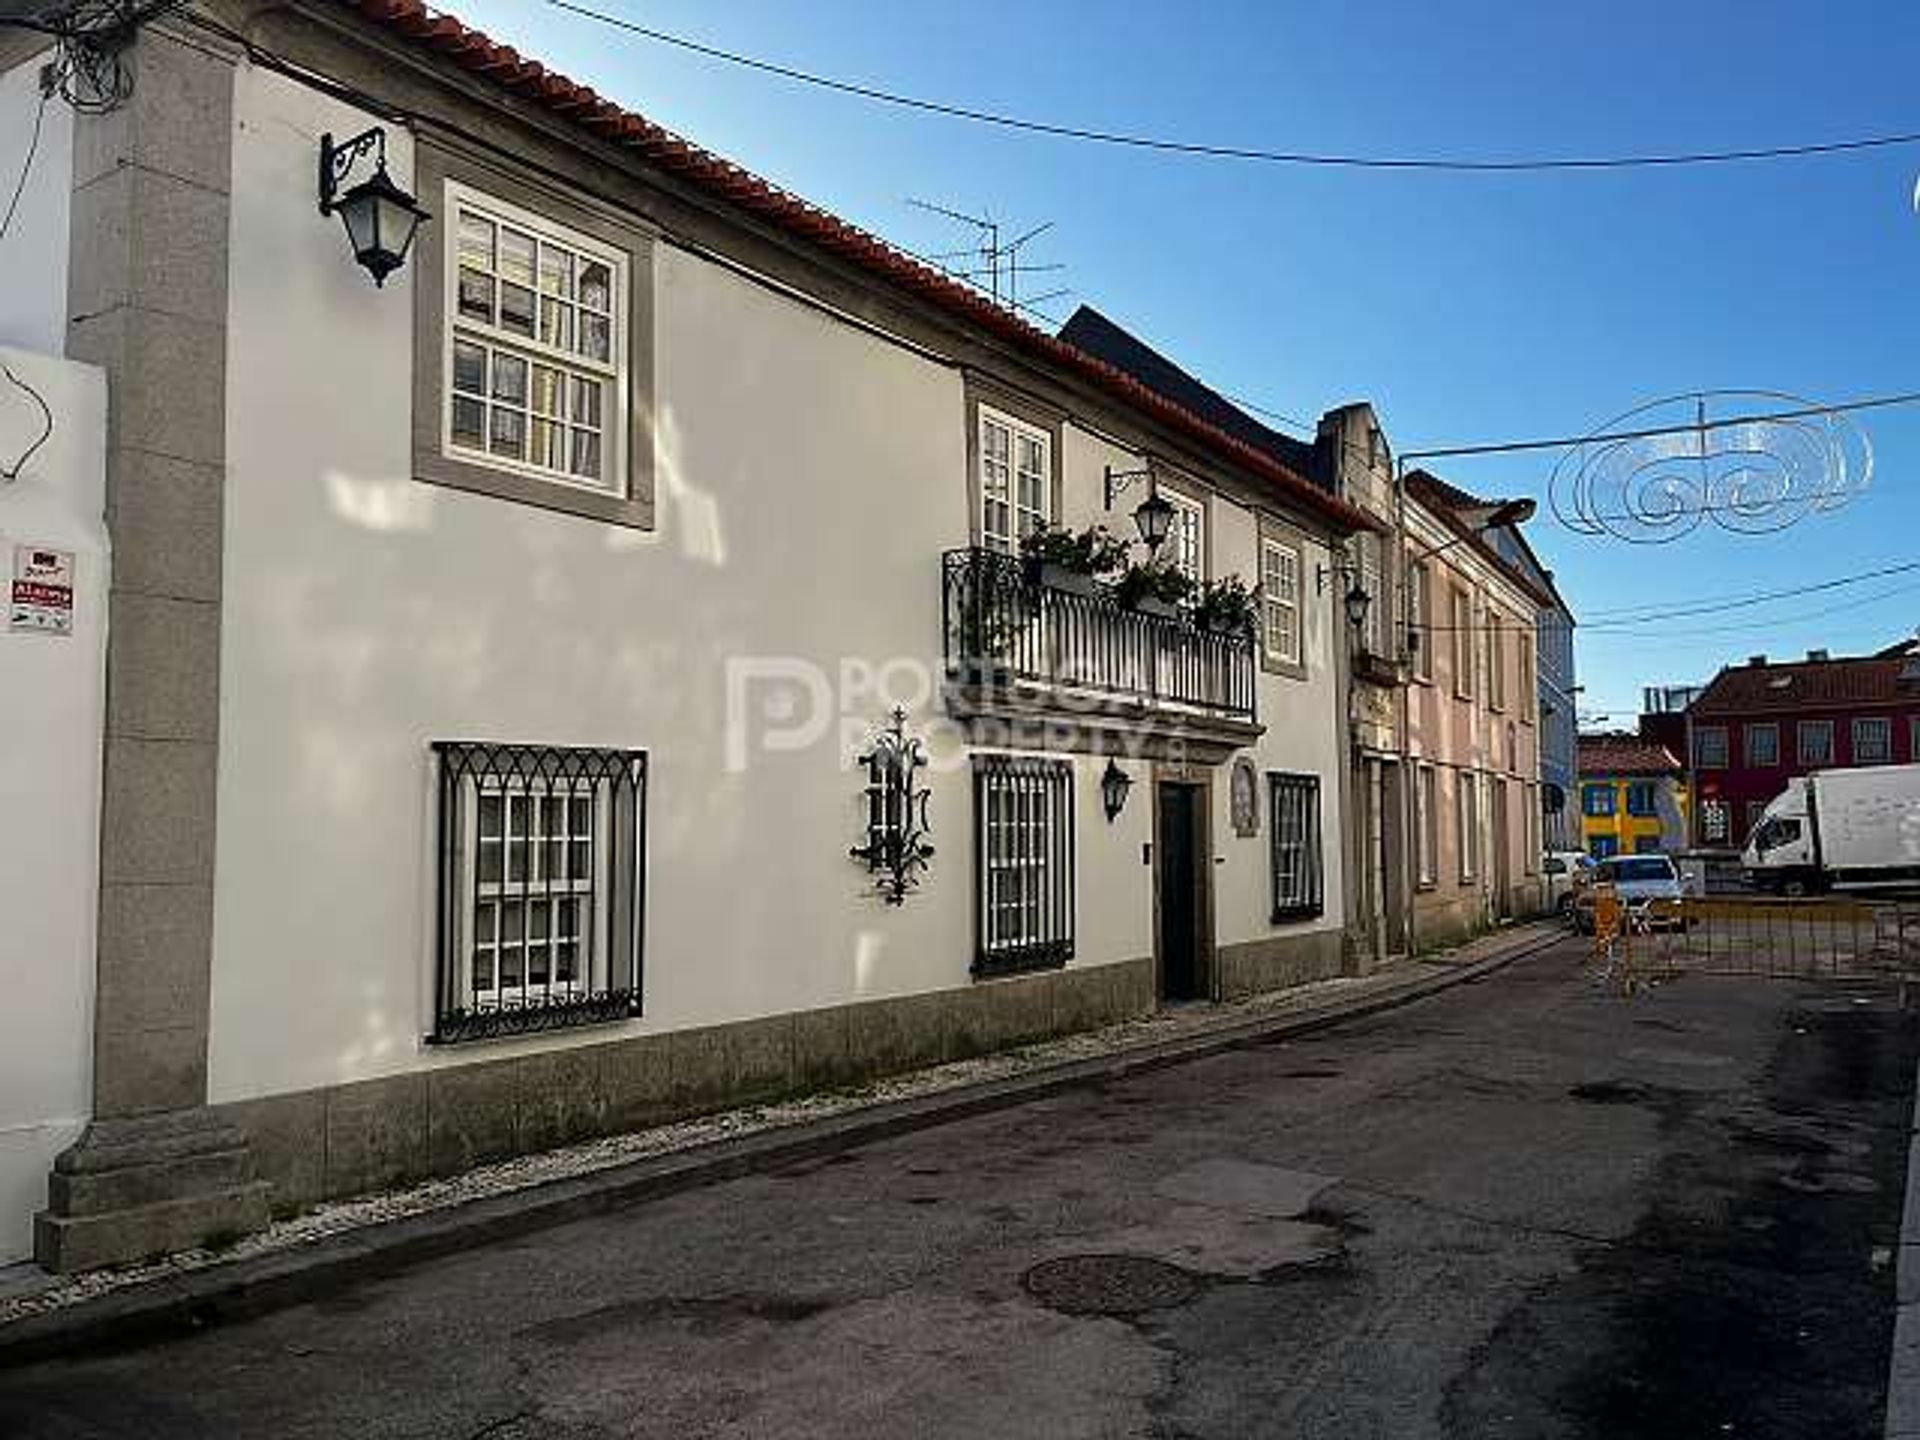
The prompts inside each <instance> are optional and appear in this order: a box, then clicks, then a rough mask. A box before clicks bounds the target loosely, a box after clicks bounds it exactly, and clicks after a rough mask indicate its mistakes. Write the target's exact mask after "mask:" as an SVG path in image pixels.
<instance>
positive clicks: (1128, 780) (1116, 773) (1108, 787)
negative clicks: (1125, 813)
mask: <svg viewBox="0 0 1920 1440" xmlns="http://www.w3.org/2000/svg"><path fill="white" fill-rule="evenodd" d="M1132 788H1133V777H1132V776H1131V775H1129V774H1128V773H1127V772H1126V771H1124V770H1122V769H1121V768H1120V765H1119V763H1118V762H1117V761H1116V760H1114V758H1113V757H1112V756H1108V757H1107V769H1106V773H1105V774H1104V775H1102V776H1101V777H1100V803H1101V805H1102V806H1104V807H1105V809H1106V812H1107V823H1108V824H1109V825H1111V824H1112V823H1113V822H1114V821H1115V820H1118V819H1119V818H1120V812H1121V811H1122V810H1124V809H1126V808H1127V792H1128V791H1129V790H1131V789H1132Z"/></svg>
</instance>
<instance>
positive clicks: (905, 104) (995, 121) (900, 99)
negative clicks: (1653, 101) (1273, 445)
mask: <svg viewBox="0 0 1920 1440" xmlns="http://www.w3.org/2000/svg"><path fill="white" fill-rule="evenodd" d="M547 4H548V5H550V6H552V7H553V8H554V9H556V10H564V11H567V12H568V13H570V14H574V15H578V16H581V17H582V18H584V19H588V20H592V21H595V22H597V23H599V24H602V25H609V26H612V27H613V28H614V29H617V30H624V31H626V32H628V33H629V34H632V35H637V36H639V37H641V38H642V39H645V40H651V41H654V42H655V43H657V44H661V45H671V46H673V47H675V48H677V49H681V50H686V51H689V52H691V53H693V54H695V55H703V56H705V57H706V58H707V59H709V60H718V61H722V62H724V63H725V64H728V65H736V66H739V67H741V68H743V69H748V70H757V71H760V72H761V73H762V74H767V75H777V76H779V77H780V78H781V79H783V80H791V81H794V82H796V83H798V84H802V85H812V86H815V87H816V88H819V89H822V90H832V91H836V92H838V93H840V94H843V95H854V96H858V97H859V98H861V99H863V100H872V101H876V102H878V103H880V104H883V105H892V106H896V107H898V108H901V109H906V110H918V111H922V112H924V113H926V114H930V115H944V116H946V117H948V118H949V119H954V120H966V121H971V122H973V123H974V124H979V125H993V126H997V127H999V128H1001V129H1005V130H1021V131H1026V132H1028V133H1030V134H1036V135H1050V136H1053V137H1055V138H1057V139H1062V140H1080V141H1088V142H1091V143H1094V144H1098V145H1114V146H1122V147H1125V148H1129V149H1135V150H1156V151H1161V152H1165V153H1170V154H1176V155H1196V156H1204V157H1209V158H1213V159H1222V160H1254V161H1263V162H1266V163H1268V164H1275V165H1299V166H1314V167H1320V168H1329V169H1345V170H1429V171H1436V170H1437V171H1447V172H1454V173H1478V174H1519V173H1525V172H1530V171H1556V170H1561V171H1564V170H1575V171H1579V170H1588V171H1591V170H1634V169H1655V168H1675V167H1680V166H1689V165H1727V164H1735V163H1739V162H1744V161H1756V160H1789V159H1800V158H1806V157H1811V156H1817V155H1837V154H1845V153H1848V152H1854V151H1862V150H1881V149H1888V148H1891V147H1894V146H1903V145H1914V144H1920V131H1902V132H1895V133H1892V134H1886V135H1868V136H1862V137H1858V138H1854V139H1847V140H1826V141H1815V142H1809V143H1803V144H1794V145H1761V146H1752V147H1746V148H1740V149H1729V150H1683V151H1676V152H1672V153H1664V154H1647V155H1572V156H1535V157H1516V158H1510V159H1497V160H1496V159H1471V158H1466V157H1459V156H1412V155H1408V156H1390V155H1362V154H1342V153H1321V152H1314V151H1300V150H1266V149H1260V148H1257V147H1254V146H1246V145H1224V144H1208V143H1202V142H1198V141H1187V140H1170V139H1166V138H1163V137H1159V136H1153V135H1142V134H1136V133H1132V132H1127V131H1116V130H1098V129H1093V128H1090V127H1087V126H1082V125H1067V124H1061V123H1059V122H1055V121H1048V120H1032V119H1026V118H1023V117H1020V116H1015V115H1005V114H1001V113H999V112H997V111H992V110H981V109H978V108H976V107H974V106H970V105H956V104H951V103H949V102H946V101H940V100H928V99H924V98H922V97H920V96H915V95H905V94H901V93H899V92H898V91H893V90H883V89H880V88H879V87H877V86H873V85H862V84H858V83H856V82H854V81H851V80H840V79H836V78H834V77H832V76H828V75H820V74H816V73H814V72H812V71H807V70H799V69H796V68H794V67H793V66H791V65H781V64H777V63H775V62H774V61H771V60H762V59H758V58H757V57H755V56H752V55H743V54H741V53H739V52H738V51H733V50H723V49H721V48H720V47H718V46H716V45H705V44H702V43H701V42H700V41H697V40H689V39H688V38H687V37H685V36H684V35H674V34H670V33H669V32H667V31H665V30H656V29H654V28H653V27H651V26H648V25H642V24H640V23H639V22H638V21H635V20H628V19H626V18H624V17H622V16H619V15H609V14H607V13H606V12H605V11H603V10H596V9H594V8H592V7H591V6H588V5H582V4H578V3H576V0H547Z"/></svg>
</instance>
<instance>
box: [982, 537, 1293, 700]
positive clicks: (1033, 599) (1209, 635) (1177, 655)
mask: <svg viewBox="0 0 1920 1440" xmlns="http://www.w3.org/2000/svg"><path fill="white" fill-rule="evenodd" d="M944 578H945V606H944V616H945V625H946V661H947V674H948V676H949V678H950V680H951V681H952V682H954V683H955V684H957V685H958V686H960V687H962V689H963V691H965V692H966V693H969V694H972V695H975V696H979V695H991V694H996V693H999V694H1005V693H1010V692H1016V691H1017V692H1022V693H1026V694H1028V695H1030V696H1032V697H1034V698H1036V699H1038V700H1039V702H1040V703H1042V704H1044V705H1046V706H1047V708H1050V709H1053V710H1055V711H1065V712H1069V713H1071V712H1079V711H1084V712H1094V711H1099V710H1102V709H1104V710H1107V711H1112V710H1114V709H1115V708H1118V709H1119V710H1122V711H1126V712H1130V713H1132V714H1134V715H1137V716H1140V717H1143V718H1144V719H1145V720H1147V721H1148V722H1149V723H1151V721H1152V720H1153V719H1154V717H1156V716H1157V717H1161V718H1163V719H1166V718H1171V719H1173V720H1176V721H1177V720H1179V719H1180V718H1181V717H1195V718H1198V719H1201V720H1203V721H1206V720H1212V721H1220V722H1228V723H1229V724H1231V725H1233V726H1235V728H1255V727H1253V720H1254V677H1255V673H1256V670H1257V667H1256V665H1255V663H1254V653H1253V636H1252V635H1251V634H1249V633H1246V632H1244V631H1242V632H1237V633H1227V632H1219V631H1214V630H1210V629H1205V628H1202V627H1200V626H1197V625H1195V624H1194V622H1193V621H1192V619H1191V618H1190V617H1189V616H1188V615H1187V614H1186V613H1184V612H1175V613H1172V614H1164V615H1163V614H1152V613H1147V612H1145V611H1141V610H1134V609H1129V608H1128V607H1126V606H1124V605H1122V604H1121V603H1120V601H1119V600H1118V599H1117V598H1116V596H1115V594H1114V591H1113V589H1112V587H1111V586H1106V585H1099V584H1094V583H1092V582H1085V581H1083V582H1082V583H1081V586H1076V587H1074V588H1068V587H1067V586H1066V585H1055V584H1048V583H1043V580H1042V577H1041V575H1040V574H1039V573H1038V572H1037V571H1036V570H1034V569H1033V568H1032V567H1030V566H1029V564H1028V563H1027V562H1026V561H1025V560H1023V559H1022V558H1020V557H1018V556H1013V555H1002V554H999V553H998V552H995V551H991V550H950V551H948V552H947V554H946V556H945V561H944ZM1255 733H1257V728H1255Z"/></svg>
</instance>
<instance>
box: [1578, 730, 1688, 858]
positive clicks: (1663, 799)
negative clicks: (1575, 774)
mask: <svg viewBox="0 0 1920 1440" xmlns="http://www.w3.org/2000/svg"><path fill="white" fill-rule="evenodd" d="M1579 789H1580V838H1581V842H1582V843H1583V844H1584V845H1585V847H1586V850H1587V853H1588V854H1589V855H1591V856H1593V857H1594V859H1596V860H1602V859H1605V858H1606V857H1607V856H1609V855H1640V854H1645V853H1647V852H1649V851H1661V850H1665V851H1677V850H1680V849H1683V848H1685V846H1686V843H1687V838H1686V837H1687V834H1688V831H1687V783H1686V770H1685V768H1684V767H1683V766H1682V765H1681V764H1680V762H1679V760H1678V759H1676V758H1675V756H1674V753H1673V752H1672V751H1671V750H1669V749H1667V747H1666V746H1664V745H1662V744H1660V743H1659V742H1658V741H1654V740H1643V739H1641V738H1640V737H1639V736H1637V735H1624V734H1604V735H1582V736H1581V737H1580V786H1579Z"/></svg>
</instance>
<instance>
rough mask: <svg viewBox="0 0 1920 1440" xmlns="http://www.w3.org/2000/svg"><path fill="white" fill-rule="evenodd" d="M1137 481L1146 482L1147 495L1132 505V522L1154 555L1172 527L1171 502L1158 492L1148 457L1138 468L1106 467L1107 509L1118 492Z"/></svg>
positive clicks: (1158, 487) (1158, 483) (1157, 483)
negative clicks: (1141, 467) (1141, 466)
mask: <svg viewBox="0 0 1920 1440" xmlns="http://www.w3.org/2000/svg"><path fill="white" fill-rule="evenodd" d="M1136 480H1144V481H1146V482H1147V498H1146V499H1144V500H1142V501H1141V502H1140V503H1139V504H1138V505H1136V506H1134V509H1133V523H1134V524H1135V525H1136V526H1137V527H1138V528H1139V531H1140V539H1141V540H1142V542H1144V543H1145V545H1146V547H1147V553H1148V554H1149V555H1157V554H1159V553H1160V547H1161V546H1162V545H1163V544H1165V543H1166V539H1167V535H1168V534H1169V533H1170V532H1171V531H1172V529H1173V502H1172V501H1171V500H1169V499H1167V497H1166V496H1164V495H1162V494H1161V493H1160V482H1159V481H1158V480H1156V479H1155V478H1154V474H1153V462H1152V461H1151V460H1149V461H1148V462H1147V465H1146V467H1145V468H1144V469H1140V470H1116V469H1114V468H1113V467H1112V466H1111V465H1109V466H1107V467H1106V482H1107V483H1106V501H1107V504H1106V508H1107V509H1109V510H1111V509H1113V502H1114V501H1115V500H1116V499H1117V498H1119V495H1120V492H1121V491H1123V490H1125V489H1126V488H1127V487H1128V486H1129V485H1131V484H1133V483H1134V482H1135V481H1136Z"/></svg>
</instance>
